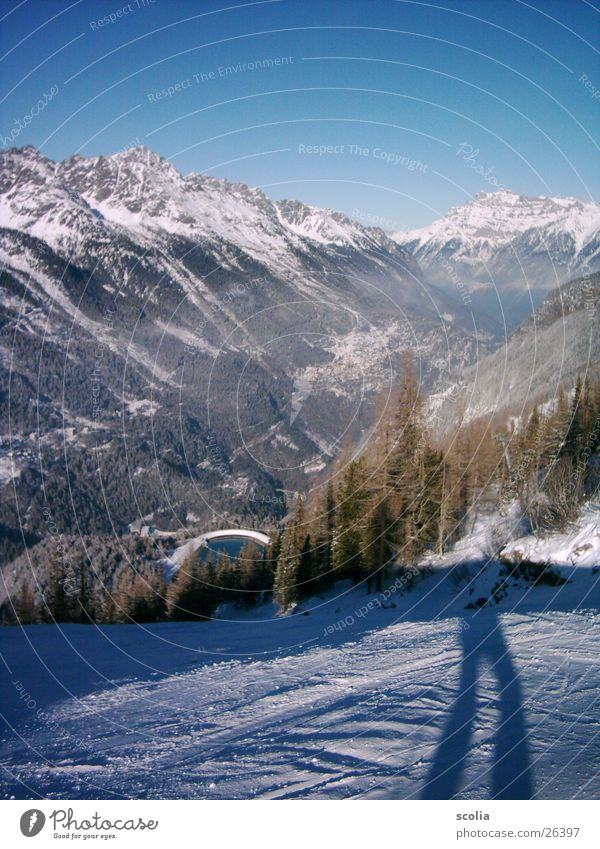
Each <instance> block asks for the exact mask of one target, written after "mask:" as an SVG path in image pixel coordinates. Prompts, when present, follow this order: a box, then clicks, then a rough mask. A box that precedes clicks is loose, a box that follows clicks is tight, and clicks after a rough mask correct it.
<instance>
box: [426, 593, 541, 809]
mask: <svg viewBox="0 0 600 849" xmlns="http://www.w3.org/2000/svg"><path fill="white" fill-rule="evenodd" d="M461 627H462V630H461V640H462V650H463V658H462V667H461V673H460V682H459V687H458V695H457V698H456V701H455V702H454V705H453V707H452V712H451V714H450V716H449V718H448V721H447V723H446V726H445V728H444V732H443V735H442V739H441V742H440V743H439V745H438V748H437V751H436V753H435V756H434V759H433V763H432V766H431V769H430V771H429V775H428V776H427V781H426V784H425V787H424V789H423V791H422V793H421V798H422V799H452V798H453V797H455V796H457V795H459V794H460V792H461V789H462V779H463V774H464V771H465V767H466V764H467V760H468V757H469V752H470V748H471V746H470V744H471V738H472V736H473V730H474V726H475V721H476V719H477V688H478V679H479V670H480V666H481V665H482V663H483V662H484V661H487V663H488V664H489V666H490V667H491V669H492V671H493V673H494V675H495V677H496V679H497V695H498V700H497V703H496V706H497V709H498V712H499V714H500V717H499V724H498V727H497V730H496V733H495V735H494V738H493V745H494V760H493V765H492V768H491V784H492V787H491V793H490V798H492V799H531V798H532V797H533V793H534V787H533V771H532V768H531V765H530V757H529V746H528V742H527V728H526V724H525V716H524V710H523V704H522V696H521V684H520V681H519V675H518V673H517V670H516V668H515V666H514V664H513V661H512V657H511V654H510V650H509V647H508V644H507V642H506V640H505V638H504V634H503V633H502V626H501V624H500V621H499V619H498V617H497V616H496V615H495V614H494V613H493V612H491V611H488V610H480V611H477V612H476V613H475V614H473V615H472V616H470V617H468V618H464V619H463V620H462V626H461Z"/></svg>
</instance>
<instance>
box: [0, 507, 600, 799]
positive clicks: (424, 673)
mask: <svg viewBox="0 0 600 849" xmlns="http://www.w3.org/2000/svg"><path fill="white" fill-rule="evenodd" d="M592 512H593V511H592V508H589V509H588V512H587V513H586V514H584V517H583V525H582V526H580V527H579V528H578V529H577V531H578V532H579V533H581V531H583V530H585V528H587V527H588V525H590V524H591V522H592V518H591V516H592ZM586 516H587V518H586ZM596 518H597V516H596ZM596 527H597V526H596ZM492 532H493V533H496V534H497V533H498V528H497V527H492V525H491V524H490V523H489V522H487V523H480V524H479V525H476V527H475V528H474V531H473V534H472V535H471V536H470V538H469V540H468V541H465V542H464V543H463V545H462V546H461V547H460V548H459V549H458V552H455V553H454V554H453V555H451V556H450V557H449V558H448V559H447V560H446V561H444V560H439V561H438V562H437V566H435V565H433V561H432V565H431V568H430V570H429V571H430V574H429V575H428V576H427V577H426V578H424V579H421V578H418V579H417V583H416V584H415V585H414V586H413V587H412V588H411V589H410V590H409V591H403V582H402V580H398V579H396V581H395V583H392V584H391V585H389V586H388V588H387V591H386V592H384V593H383V594H373V595H367V594H366V592H365V590H364V588H361V587H359V588H350V587H349V586H347V585H344V584H341V585H338V587H337V588H336V592H335V593H332V594H331V595H329V596H327V597H323V598H316V599H313V600H312V601H311V602H310V603H306V604H305V605H304V607H302V608H301V609H300V610H299V611H298V612H297V613H296V614H295V615H292V616H286V617H281V616H279V615H277V611H276V610H275V608H274V607H273V606H272V605H264V606H263V607H261V608H258V609H255V610H254V611H252V612H251V613H249V614H246V615H244V616H243V617H240V614H239V613H236V612H235V611H230V612H232V613H233V616H232V618H231V619H227V618H222V619H221V620H219V621H212V622H208V623H164V624H160V625H153V626H133V625H131V626H129V625H121V626H104V627H93V626H77V625H68V626H62V627H60V628H59V627H54V626H29V627H26V628H23V629H19V628H5V629H2V632H1V634H0V640H1V645H2V657H3V661H4V663H3V664H0V678H1V681H0V683H1V686H2V694H3V699H2V704H3V708H2V710H3V715H4V718H5V722H6V726H5V728H4V731H3V735H2V739H1V742H0V759H1V763H2V766H3V774H4V775H3V785H2V794H3V796H4V797H6V798H9V797H11V796H14V797H18V798H24V797H26V798H38V797H50V798H53V797H54V798H56V797H59V798H60V797H63V798H64V797H66V798H124V797H125V798H241V799H245V798H263V799H265V798H419V797H421V798H450V797H454V796H456V797H458V798H465V799H481V798H491V797H496V798H507V797H508V798H529V797H536V798H571V797H576V798H597V797H598V793H599V792H600V719H599V710H598V706H599V699H600V686H599V685H600V680H599V679H600V672H599V670H598V665H597V657H598V651H599V649H600V617H599V615H598V610H599V607H600V585H599V580H600V575H598V574H597V572H598V570H597V569H594V568H589V566H588V567H582V566H575V567H573V566H571V565H569V566H568V568H567V569H566V571H563V574H564V575H565V576H568V577H569V582H568V583H566V584H564V585H563V586H561V587H551V586H532V585H531V584H523V585H521V586H519V585H515V586H513V587H512V588H511V590H510V593H509V595H508V596H507V597H505V598H504V599H503V600H502V601H501V602H500V603H499V604H498V605H494V606H493V607H490V606H485V607H483V608H481V609H471V610H469V609H466V604H467V603H468V601H469V600H470V599H474V598H477V597H478V596H479V595H480V594H481V593H482V592H485V591H486V590H485V587H489V585H490V583H491V582H493V581H494V580H495V579H496V577H497V575H498V570H499V569H500V568H501V564H500V563H499V562H497V561H494V560H489V559H486V558H482V557H481V552H482V551H483V550H484V549H485V548H486V547H487V546H488V545H489V543H490V540H491V538H492V535H493V533H492ZM587 532H588V531H586V533H587ZM596 565H597V561H596ZM226 612H227V611H225V613H226ZM307 614H308V615H307ZM234 616H235V618H234Z"/></svg>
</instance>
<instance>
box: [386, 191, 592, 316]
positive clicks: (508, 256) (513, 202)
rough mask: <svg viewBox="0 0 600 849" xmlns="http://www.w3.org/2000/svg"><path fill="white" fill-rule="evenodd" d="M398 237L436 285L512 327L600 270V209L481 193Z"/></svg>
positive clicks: (569, 202) (585, 204)
mask: <svg viewBox="0 0 600 849" xmlns="http://www.w3.org/2000/svg"><path fill="white" fill-rule="evenodd" d="M393 238H394V239H395V240H396V241H397V242H398V244H400V245H402V247H404V248H406V249H407V250H409V251H410V252H411V253H412V254H413V255H414V256H415V258H416V259H417V260H418V261H419V264H420V266H421V268H422V269H423V271H424V273H425V275H426V276H427V278H428V279H429V280H430V281H431V282H433V283H436V284H437V285H439V286H440V287H441V288H443V289H444V291H446V292H448V293H449V294H453V295H454V297H455V298H457V299H458V300H460V299H461V298H462V297H463V296H468V298H469V301H470V304H471V306H472V307H473V309H474V310H475V309H477V310H481V311H483V312H484V313H487V314H488V315H490V316H493V317H494V318H496V319H497V320H498V321H499V322H500V323H503V322H504V321H506V325H507V327H508V328H509V330H511V329H514V328H515V327H516V326H518V325H519V324H520V323H521V321H523V320H524V319H525V318H527V316H528V315H530V314H531V312H532V310H533V309H535V307H536V306H537V305H538V304H539V303H540V302H541V301H542V300H543V298H544V297H545V295H546V294H547V293H548V292H549V291H551V290H552V289H554V288H555V287H556V286H558V285H560V284H561V283H563V282H564V281H565V280H567V279H569V278H572V277H575V276H576V275H578V274H584V273H587V272H589V271H593V270H596V269H598V268H600V204H598V203H592V202H589V201H581V200H576V199H575V198H547V197H533V198H530V197H524V196H523V195H518V194H515V193H514V192H511V191H507V190H502V191H497V192H481V193H480V194H478V195H476V196H475V197H474V198H473V200H472V201H470V202H469V203H466V204H464V205H463V206H458V207H454V208H453V209H450V210H449V211H448V213H447V214H446V215H445V216H444V217H443V218H440V219H438V220H437V221H434V222H433V224H431V225H429V226H428V227H424V228H422V229H420V230H412V231H410V232H406V233H400V232H398V233H394V234H393Z"/></svg>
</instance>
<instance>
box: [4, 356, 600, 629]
mask: <svg viewBox="0 0 600 849" xmlns="http://www.w3.org/2000/svg"><path fill="white" fill-rule="evenodd" d="M599 452H600V381H598V380H597V379H594V380H592V379H589V378H587V379H585V380H579V381H578V382H577V385H576V386H575V387H574V389H572V390H571V391H570V392H568V393H567V392H561V393H560V394H559V396H558V398H557V399H554V401H552V402H548V403H545V404H538V405H536V406H534V407H533V409H531V410H530V411H529V412H528V413H527V415H526V416H521V417H520V418H519V419H518V420H515V419H509V420H508V421H506V422H502V423H494V424H492V423H491V422H490V421H483V420H479V421H474V422H471V423H469V424H463V425H462V426H461V427H459V428H458V429H456V430H455V431H454V432H453V433H450V434H447V435H446V436H445V437H444V438H443V439H440V438H435V437H434V435H433V434H432V432H431V430H430V427H429V422H428V411H427V407H426V405H425V402H424V399H423V398H422V396H421V394H420V392H419V386H418V381H417V378H416V375H415V371H414V368H413V366H412V363H411V361H410V359H409V358H408V357H405V359H404V364H403V370H402V376H401V381H400V385H399V387H398V392H397V397H396V398H395V401H394V404H393V407H392V409H391V410H390V411H389V412H385V413H384V414H382V415H381V416H380V419H379V425H378V427H377V428H376V429H375V432H374V433H373V435H372V438H371V439H370V440H369V442H368V444H367V446H366V447H364V448H362V449H361V450H358V449H356V448H354V447H352V446H347V447H346V448H345V449H344V450H343V451H342V454H341V456H340V457H339V458H338V461H337V463H336V465H335V467H334V468H333V469H330V470H329V477H328V481H327V482H326V483H324V484H323V485H322V486H321V487H319V488H317V489H316V490H315V491H314V492H313V493H312V494H311V496H310V497H308V498H300V499H299V500H298V501H297V503H296V507H295V510H294V511H293V514H292V515H291V516H290V517H289V519H288V521H287V523H286V524H285V526H284V528H283V529H282V530H281V531H280V532H279V533H275V534H273V535H272V541H271V545H270V546H269V547H268V548H266V549H259V548H258V547H257V546H256V545H255V544H254V543H251V544H250V545H248V546H247V547H246V548H245V549H243V550H242V551H241V552H240V554H239V555H238V557H237V558H235V560H230V559H229V558H228V556H227V555H225V554H223V555H221V556H220V557H216V556H214V555H209V556H208V557H207V558H205V557H203V555H202V553H200V552H192V553H190V555H189V556H188V557H187V559H186V561H185V562H184V563H183V565H182V566H181V568H180V569H179V570H178V571H177V572H176V573H175V575H174V576H173V578H172V580H170V581H169V582H165V576H164V570H163V566H162V563H161V560H162V559H163V558H164V556H165V552H164V551H161V550H160V548H159V547H157V546H156V544H153V543H152V542H151V541H149V540H140V539H137V540H136V539H132V538H120V539H114V538H109V537H105V538H98V537H85V538H76V537H62V536H60V537H57V538H55V537H52V538H51V539H50V540H47V541H44V542H43V543H41V544H40V545H38V546H35V547H34V548H33V549H32V550H31V551H28V552H26V553H25V554H24V555H22V556H21V558H19V559H18V560H17V561H14V563H13V564H11V566H10V567H8V571H7V570H5V574H4V577H5V583H6V586H7V590H8V595H9V598H7V599H5V601H4V603H3V604H2V617H3V621H4V622H5V623H11V622H16V621H20V622H24V623H26V622H49V621H61V622H69V621H70V622H97V623H113V622H157V621H162V620H166V619H170V620H182V619H196V620H206V619H210V618H211V617H212V616H213V615H214V613H215V610H216V609H217V607H218V606H219V605H222V604H232V605H234V606H236V607H237V608H239V609H248V608H251V607H252V606H253V605H255V604H259V603H263V602H265V601H266V600H268V599H269V598H271V596H273V597H274V598H275V599H276V601H277V602H278V604H279V605H280V607H281V608H282V609H283V610H290V609H293V608H294V606H295V605H296V604H297V603H298V602H301V601H302V600H303V599H305V598H308V597H309V596H314V595H315V594H319V593H323V592H325V591H327V590H328V589H329V588H330V587H331V586H332V585H333V584H334V583H335V582H337V581H340V580H349V581H351V582H353V583H358V582H362V581H364V582H365V584H366V585H367V587H368V589H369V591H370V590H372V589H376V590H380V589H381V588H382V586H383V581H384V579H385V578H386V577H387V576H388V575H389V574H390V573H391V570H392V569H393V570H395V571H405V573H406V575H413V574H414V568H413V567H414V564H415V563H416V562H418V560H419V559H420V558H421V557H422V555H423V554H424V553H425V552H427V551H431V552H436V553H438V554H440V555H441V554H443V553H444V551H446V550H447V548H448V547H449V546H450V545H451V544H452V543H453V542H454V541H455V540H456V539H458V538H459V537H461V536H464V534H465V533H468V532H469V530H470V529H471V527H472V523H473V521H474V519H475V517H476V515H477V514H478V513H480V512H481V511H482V509H487V510H506V509H508V508H509V507H510V508H511V509H513V508H514V506H515V505H518V507H519V514H520V516H519V517H520V519H523V518H524V519H526V520H528V521H529V524H530V526H531V528H532V530H534V531H537V532H547V531H551V530H556V529H559V530H560V529H564V528H566V527H567V526H568V525H569V523H570V522H572V521H573V520H574V519H575V518H576V516H577V513H578V511H579V509H580V506H581V504H582V502H583V501H585V500H586V499H589V498H591V497H593V496H594V495H595V494H597V493H598V490H599V486H600V457H599Z"/></svg>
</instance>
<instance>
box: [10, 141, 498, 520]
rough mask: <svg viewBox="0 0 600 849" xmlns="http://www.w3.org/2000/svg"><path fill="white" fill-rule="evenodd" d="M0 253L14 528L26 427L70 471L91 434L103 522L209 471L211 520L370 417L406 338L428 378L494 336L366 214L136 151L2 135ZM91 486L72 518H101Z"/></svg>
mask: <svg viewBox="0 0 600 849" xmlns="http://www.w3.org/2000/svg"><path fill="white" fill-rule="evenodd" d="M0 264H1V267H2V269H3V273H2V303H1V313H2V319H3V331H2V336H1V337H0V354H1V357H2V359H1V366H0V367H1V368H2V369H3V385H5V386H7V387H10V398H11V411H10V423H9V419H8V412H7V411H6V412H5V413H4V415H5V420H4V422H3V432H4V433H10V434H11V446H10V450H11V452H12V458H9V457H8V455H7V456H6V457H4V455H2V457H0V459H2V460H3V461H4V460H5V461H6V463H5V465H6V470H7V473H6V475H4V476H3V477H4V478H6V479H8V480H11V479H12V481H15V480H16V481H17V482H18V485H19V486H22V487H23V494H22V498H23V504H22V512H23V514H26V516H27V520H26V521H28V522H31V527H32V528H33V527H35V526H36V523H37V524H39V517H40V510H39V509H38V507H39V505H38V507H36V506H35V504H32V502H31V498H33V499H35V497H37V496H36V495H35V492H38V490H39V487H38V483H39V481H36V480H30V479H29V474H30V472H31V474H33V475H34V477H35V473H34V472H33V471H31V470H32V469H35V457H36V454H37V446H36V441H39V440H41V441H42V443H43V445H44V446H45V450H46V451H47V452H48V455H49V457H51V458H52V459H53V461H54V460H56V459H57V456H61V455H62V451H61V450H60V449H59V448H57V446H60V445H61V443H64V442H65V441H66V442H67V446H66V447H67V449H68V451H70V452H72V453H73V452H74V456H75V457H76V458H78V459H77V461H75V460H74V458H73V457H72V458H71V462H70V464H69V465H70V468H71V469H72V468H79V467H78V463H79V464H80V466H81V468H80V469H79V471H80V473H81V475H82V476H83V478H85V479H87V475H88V474H91V473H92V472H94V474H97V466H98V462H97V461H96V460H94V461H92V460H90V459H88V458H89V455H90V451H89V447H90V445H89V443H93V442H94V441H97V437H98V434H99V433H102V434H103V436H102V439H101V440H100V443H101V447H102V446H104V447H103V448H102V451H104V452H105V455H106V456H110V458H111V464H110V472H111V473H112V472H113V471H114V469H120V470H121V472H122V473H123V474H122V475H120V476H118V477H121V478H122V477H123V475H124V477H125V478H126V479H128V480H129V494H128V495H127V497H123V486H121V485H119V486H117V485H116V481H115V498H116V499H117V500H118V501H119V505H118V510H117V509H116V508H115V510H116V516H113V517H112V521H113V522H114V521H117V522H118V523H119V522H123V523H125V524H128V523H130V522H131V521H133V520H134V519H136V518H138V517H139V516H141V515H143V516H146V515H148V514H151V513H155V515H162V516H164V515H165V512H166V513H169V512H173V511H175V512H177V513H178V514H179V513H181V515H185V514H186V513H187V512H188V511H191V512H193V514H194V515H196V516H198V517H200V518H206V515H207V513H206V511H207V502H208V501H212V498H209V497H208V496H207V491H208V493H209V494H210V493H211V492H212V493H214V492H215V491H216V490H217V489H219V491H220V495H219V502H220V504H221V508H222V507H223V505H224V504H225V505H227V506H226V507H225V508H224V509H225V512H227V511H228V510H229V520H230V519H231V517H232V515H233V514H234V513H235V515H236V516H239V515H240V514H241V513H242V512H245V513H246V514H255V515H256V514H257V513H258V515H259V516H260V515H264V514H265V513H268V512H269V511H271V510H272V509H273V505H274V504H275V505H277V504H279V505H280V506H279V508H278V509H279V510H281V509H284V508H283V507H282V506H281V504H280V500H279V499H280V496H276V495H275V491H276V490H277V489H281V488H285V489H288V490H289V489H292V490H295V489H299V488H302V489H304V487H305V485H306V481H307V476H308V478H310V476H311V475H314V474H318V472H319V471H320V470H322V469H323V467H324V465H325V463H326V462H327V461H328V460H329V459H330V458H331V457H333V456H334V455H335V453H336V451H337V449H338V446H339V444H340V441H341V440H343V439H344V438H345V436H346V434H348V433H350V434H352V435H353V436H354V437H357V436H358V435H359V434H361V433H362V432H363V431H364V429H365V428H366V427H368V425H369V424H370V422H371V421H372V419H373V406H374V404H373V400H374V396H375V394H376V392H377V391H378V390H379V389H380V388H381V387H382V386H385V385H389V384H391V383H393V381H394V370H395V365H396V363H397V362H398V359H399V356H400V352H401V351H402V349H403V348H405V347H411V348H412V349H413V351H414V352H415V357H416V359H417V360H418V363H419V367H420V371H421V375H422V378H423V381H424V385H425V386H426V387H427V386H434V385H436V384H439V383H440V381H443V380H444V379H445V378H446V377H447V375H448V374H452V373H455V372H456V370H459V369H460V368H462V367H463V366H464V365H465V364H467V363H469V362H471V361H473V360H474V359H475V357H476V355H477V352H480V351H481V350H482V349H483V350H485V349H486V348H488V347H489V346H490V345H492V344H493V343H494V339H493V327H492V324H491V323H489V324H488V325H485V323H484V325H483V326H482V327H478V328H474V327H473V322H472V316H471V314H470V313H469V311H468V310H466V309H464V307H462V306H461V305H457V304H456V303H455V302H454V301H453V299H452V298H451V297H449V296H448V295H447V294H445V293H443V292H441V291H440V290H439V289H437V288H436V287H435V286H431V285H428V284H427V283H426V282H425V281H424V279H423V276H422V274H421V271H420V269H419V266H418V264H417V262H416V261H415V260H414V259H413V257H412V256H411V255H410V254H409V253H408V252H407V251H406V250H404V249H403V248H402V247H400V246H399V245H398V244H397V242H395V241H394V240H392V239H391V238H389V237H388V236H387V235H386V234H385V233H384V232H383V231H382V230H379V229H375V228H365V227H362V226H361V225H359V224H358V223H356V222H355V221H352V220H350V219H349V218H347V217H345V216H344V215H341V214H339V213H335V212H332V211H331V210H322V209H317V208H315V207H311V206H307V205H305V204H302V203H299V202H297V201H271V200H270V199H269V198H267V197H266V195H264V194H263V193H262V192H261V191H260V190H259V189H255V188H249V187H248V186H245V185H242V184H238V183H230V182H228V181H227V180H219V179H215V178H213V177H209V176H204V175H200V174H189V175H187V176H183V175H181V174H180V173H179V172H178V171H177V170H176V169H175V168H174V167H173V165H172V164H171V163H169V162H168V161H167V160H165V159H163V158H161V157H160V156H157V155H156V154H154V153H152V152H151V151H149V150H147V149H145V148H135V149H130V150H127V151H124V152H121V153H118V154H115V155H113V156H106V157H93V158H83V157H80V156H74V157H72V158H71V159H68V160H66V161H65V162H61V163H56V162H53V161H51V160H49V159H48V158H47V157H45V156H44V155H43V154H41V153H40V152H39V151H37V150H36V149H35V148H32V147H25V148H22V149H11V150H6V151H3V152H2V153H0ZM300 387H301V392H299V388H300ZM300 396H301V401H300V402H298V398H300ZM123 423H125V428H124V429H123ZM65 425H66V426H68V428H69V436H68V438H66V439H65V437H64V427H65ZM9 460H10V462H9ZM73 463H75V466H74V465H73ZM88 465H89V468H88ZM3 468H4V467H3ZM28 470H29V471H28ZM63 471H64V470H63ZM61 475H63V473H61V471H60V469H57V473H56V487H57V489H58V490H59V495H58V496H57V497H63V496H64V490H65V487H64V475H63V479H61ZM165 478H166V480H167V481H168V483H167V486H166V488H163V485H162V482H163V481H164V479H165ZM119 483H120V482H119ZM96 489H97V488H96V487H90V492H91V497H92V499H93V498H95V497H96V495H97V497H98V504H94V505H93V506H92V507H91V508H90V510H89V511H88V513H89V521H88V523H87V527H88V529H90V530H92V529H93V528H96V529H99V528H100V527H103V528H105V530H109V527H110V525H111V523H110V522H108V520H106V517H104V519H103V520H102V521H101V522H100V524H99V525H98V524H97V520H98V515H97V514H98V512H100V513H103V512H104V513H106V508H105V505H104V503H103V501H102V498H103V497H104V495H103V494H102V493H101V492H96ZM140 490H142V493H143V494H142V495H140ZM32 493H34V494H33V495H32ZM38 495H39V493H38ZM13 500H14V499H13ZM40 504H41V502H40ZM174 504H175V505H176V507H173V505H174ZM111 509H112V508H111ZM6 510H7V511H8V518H9V522H8V524H9V525H11V526H12V525H13V524H14V527H18V524H17V522H18V517H17V515H16V513H15V508H14V507H13V508H11V507H9V504H8V502H7V504H6ZM11 510H12V512H13V513H14V516H12V517H11V515H10V514H11ZM138 511H139V512H138ZM72 512H73V511H72V510H71V509H70V508H69V507H68V506H66V507H65V509H64V511H63V515H64V516H65V517H68V516H69V515H71V514H72ZM208 515H210V513H209V514H208ZM36 517H37V518H36ZM92 517H93V519H92ZM94 523H96V524H94Z"/></svg>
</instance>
